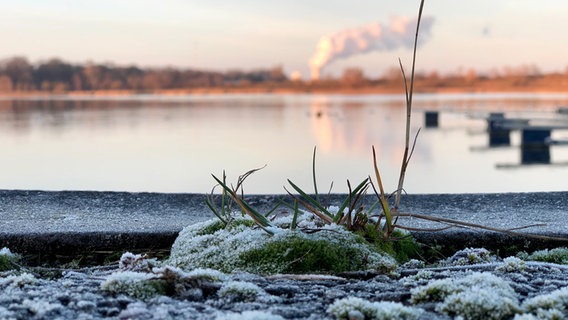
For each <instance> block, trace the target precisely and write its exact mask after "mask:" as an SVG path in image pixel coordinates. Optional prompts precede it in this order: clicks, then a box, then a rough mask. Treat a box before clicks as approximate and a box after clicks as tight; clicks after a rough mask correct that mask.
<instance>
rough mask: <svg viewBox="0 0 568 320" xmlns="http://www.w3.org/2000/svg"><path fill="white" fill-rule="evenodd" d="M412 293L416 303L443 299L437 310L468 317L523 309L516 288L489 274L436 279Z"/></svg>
mask: <svg viewBox="0 0 568 320" xmlns="http://www.w3.org/2000/svg"><path fill="white" fill-rule="evenodd" d="M411 293H412V302H413V303H420V302H427V301H434V302H436V301H441V303H440V304H438V306H437V307H436V310H438V311H440V312H443V313H446V314H448V315H452V316H458V317H463V318H465V319H503V318H507V317H511V316H513V315H514V314H515V313H517V312H518V311H520V307H519V305H518V297H517V295H516V293H515V291H514V290H513V288H511V286H510V285H509V284H508V283H507V282H506V281H505V280H503V279H501V278H499V277H497V276H495V275H492V274H490V273H479V272H476V273H472V274H470V275H468V276H466V277H464V278H459V279H458V278H451V279H441V280H433V281H430V282H429V283H428V284H427V285H425V286H421V287H418V288H415V289H413V290H411Z"/></svg>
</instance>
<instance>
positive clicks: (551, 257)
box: [518, 247, 568, 264]
mask: <svg viewBox="0 0 568 320" xmlns="http://www.w3.org/2000/svg"><path fill="white" fill-rule="evenodd" d="M518 257H519V258H521V259H524V260H533V261H542V262H551V263H557V264H568V248H565V247H561V248H554V249H550V250H549V249H544V250H538V251H535V252H533V253H532V254H527V253H526V252H522V253H519V255H518Z"/></svg>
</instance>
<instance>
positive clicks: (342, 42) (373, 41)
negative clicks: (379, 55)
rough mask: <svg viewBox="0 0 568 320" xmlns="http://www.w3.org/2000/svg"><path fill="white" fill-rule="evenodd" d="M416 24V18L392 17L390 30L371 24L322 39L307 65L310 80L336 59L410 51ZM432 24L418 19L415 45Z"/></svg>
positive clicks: (421, 40)
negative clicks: (399, 50) (417, 38)
mask: <svg viewBox="0 0 568 320" xmlns="http://www.w3.org/2000/svg"><path fill="white" fill-rule="evenodd" d="M416 22H417V20H416V18H415V19H409V18H407V17H402V18H393V19H392V20H391V25H390V27H385V26H383V25H382V24H380V23H378V22H374V23H371V24H369V25H366V26H363V27H359V28H355V29H349V30H344V31H341V32H338V33H335V34H332V35H328V36H325V37H322V38H321V39H320V41H319V42H318V45H317V48H316V52H315V53H314V55H313V56H312V58H311V59H310V62H309V64H310V72H311V77H312V79H319V78H320V73H321V70H322V68H324V67H325V66H327V65H328V64H329V63H331V62H333V61H334V60H337V59H343V58H348V57H350V56H352V55H356V54H361V53H366V52H371V51H389V50H396V49H398V48H399V47H406V48H412V46H413V45H414V35H415V34H416ZM433 23H434V18H432V17H422V21H421V22H420V37H419V43H420V42H423V41H424V40H426V39H428V38H429V36H430V29H431V27H432V24H433Z"/></svg>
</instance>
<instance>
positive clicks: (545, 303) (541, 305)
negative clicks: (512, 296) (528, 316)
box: [523, 287, 568, 312]
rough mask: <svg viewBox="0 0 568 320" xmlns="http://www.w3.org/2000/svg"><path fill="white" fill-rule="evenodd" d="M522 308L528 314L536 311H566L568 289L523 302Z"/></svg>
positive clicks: (567, 308)
mask: <svg viewBox="0 0 568 320" xmlns="http://www.w3.org/2000/svg"><path fill="white" fill-rule="evenodd" d="M523 307H524V308H525V309H526V310H527V311H529V312H537V311H538V310H559V311H564V312H565V311H567V310H568V287H564V288H561V289H558V290H555V291H552V292H551V293H548V294H543V295H540V296H536V297H534V298H531V299H527V300H525V302H524V303H523Z"/></svg>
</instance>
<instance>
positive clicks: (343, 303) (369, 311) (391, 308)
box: [327, 297, 424, 320]
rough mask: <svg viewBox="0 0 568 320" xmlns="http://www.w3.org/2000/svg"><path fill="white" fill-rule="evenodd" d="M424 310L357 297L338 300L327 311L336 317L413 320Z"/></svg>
mask: <svg viewBox="0 0 568 320" xmlns="http://www.w3.org/2000/svg"><path fill="white" fill-rule="evenodd" d="M423 312H424V311H423V310H422V309H418V308H413V307H405V306H404V305H402V304H401V303H397V302H386V301H381V302H370V301H367V300H364V299H361V298H357V297H348V298H344V299H340V300H337V301H335V302H334V303H333V304H332V305H330V306H329V308H328V309H327V313H329V314H330V315H332V316H333V317H335V318H336V319H369V320H372V319H377V320H412V319H418V318H419V317H420V315H421V314H422V313H423Z"/></svg>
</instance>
